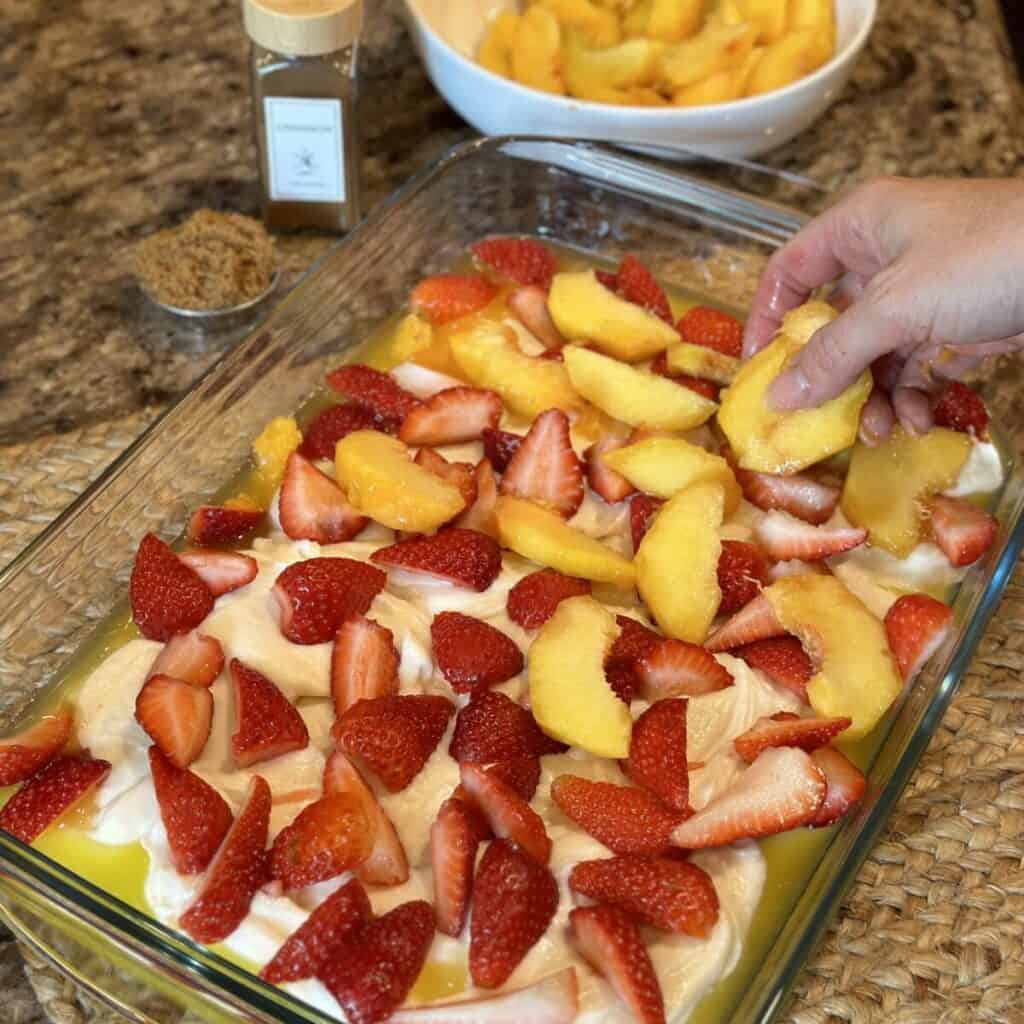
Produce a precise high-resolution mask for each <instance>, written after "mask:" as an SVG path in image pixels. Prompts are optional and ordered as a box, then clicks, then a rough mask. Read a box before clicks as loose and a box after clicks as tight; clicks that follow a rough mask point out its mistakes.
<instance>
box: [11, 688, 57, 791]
mask: <svg viewBox="0 0 1024 1024" xmlns="http://www.w3.org/2000/svg"><path fill="white" fill-rule="evenodd" d="M74 725H75V716H74V712H73V711H72V709H71V705H70V704H68V703H66V702H62V703H60V704H58V705H57V707H55V708H54V709H53V711H51V712H50V713H49V714H46V715H43V717H42V718H40V719H39V720H38V721H36V722H33V723H32V724H31V725H30V726H27V727H26V728H24V729H22V730H21V732H18V733H15V734H14V735H13V736H8V737H7V738H6V739H3V740H0V786H13V785H14V784H15V783H16V782H23V781H24V780H25V779H27V778H28V777H29V776H30V775H34V774H35V773H36V772H37V771H39V769H40V768H42V767H43V766H44V765H46V764H48V763H49V762H50V761H52V760H53V758H54V757H56V756H57V754H59V753H60V752H61V750H62V749H63V747H64V744H65V743H67V741H68V740H69V739H70V738H71V731H72V729H73V728H74Z"/></svg>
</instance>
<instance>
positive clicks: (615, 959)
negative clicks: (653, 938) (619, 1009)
mask: <svg viewBox="0 0 1024 1024" xmlns="http://www.w3.org/2000/svg"><path fill="white" fill-rule="evenodd" d="M569 927H570V929H571V930H572V935H573V938H574V939H575V940H576V946H577V947H578V949H579V951H580V952H581V953H582V954H583V956H584V958H585V959H586V960H587V962H588V963H589V964H590V965H591V966H592V967H593V968H594V970H595V971H597V972H598V974H601V975H603V976H604V978H605V980H606V981H607V982H608V984H609V985H611V987H612V988H613V989H614V990H615V994H616V995H617V996H618V997H619V999H621V1000H622V1002H624V1003H625V1004H626V1006H627V1007H628V1008H629V1012H630V1015H631V1017H632V1019H633V1020H635V1021H636V1022H637V1024H665V1001H664V999H663V998H662V994H661V986H660V985H659V984H658V975H657V973H656V972H655V970H654V964H652V963H651V957H650V954H649V953H648V952H647V947H646V946H645V945H644V940H643V939H642V938H641V937H640V930H639V929H638V928H637V926H636V924H634V922H633V919H632V918H631V917H630V916H629V915H628V914H627V913H625V912H624V911H622V910H620V909H619V908H618V907H613V906H609V905H608V904H598V905H597V906H593V907H577V908H576V909H575V910H572V911H570V912H569Z"/></svg>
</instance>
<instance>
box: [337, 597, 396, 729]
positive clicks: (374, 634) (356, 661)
mask: <svg viewBox="0 0 1024 1024" xmlns="http://www.w3.org/2000/svg"><path fill="white" fill-rule="evenodd" d="M398 665H399V654H398V650H397V649H396V648H395V638H394V635H393V634H392V632H391V630H390V629H385V628H384V627H383V626H380V625H378V624H377V623H376V622H373V621H371V620H370V619H367V618H365V617H364V616H362V615H354V616H353V617H352V618H351V619H349V620H348V621H347V622H343V623H342V625H341V628H340V629H339V630H338V635H337V636H336V637H335V638H334V649H333V651H332V652H331V697H332V698H333V700H334V713H335V715H341V714H344V713H345V712H346V711H347V710H348V709H349V708H350V707H352V705H353V704H356V703H358V702H359V701H361V700H370V699H372V698H374V697H389V696H391V695H392V694H395V693H398Z"/></svg>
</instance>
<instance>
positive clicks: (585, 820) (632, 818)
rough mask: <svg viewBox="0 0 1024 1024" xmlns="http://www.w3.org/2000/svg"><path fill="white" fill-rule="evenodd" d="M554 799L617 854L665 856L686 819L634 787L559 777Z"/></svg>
mask: <svg viewBox="0 0 1024 1024" xmlns="http://www.w3.org/2000/svg"><path fill="white" fill-rule="evenodd" d="M551 798H552V799H553V800H554V801H555V803H556V804H558V806H559V808H561V810H562V812H563V813H564V814H565V815H566V816H568V817H569V818H571V819H572V820H573V821H574V822H576V824H577V825H579V827H580V828H581V829H583V831H584V832H587V833H589V834H590V835H592V836H593V837H594V838H595V839H597V840H598V841H599V842H602V843H604V845H605V846H607V847H608V849H609V850H611V851H612V852H613V853H664V852H665V850H667V849H668V845H669V840H670V838H671V836H672V830H673V829H674V828H675V827H676V826H677V825H678V824H679V823H680V822H681V821H682V820H683V815H681V814H679V813H677V812H676V811H672V810H670V809H669V808H667V807H666V806H665V805H664V804H663V803H662V802H661V801H660V800H658V799H657V798H656V797H654V796H652V795H651V794H650V793H647V792H646V791H644V790H642V789H637V788H635V787H633V786H616V785H614V784H613V783H611V782H592V781H591V780H590V779H584V778H580V777H579V776H577V775H559V776H558V778H557V779H555V781H554V782H553V783H552V784H551Z"/></svg>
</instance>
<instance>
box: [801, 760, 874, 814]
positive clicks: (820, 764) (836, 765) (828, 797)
mask: <svg viewBox="0 0 1024 1024" xmlns="http://www.w3.org/2000/svg"><path fill="white" fill-rule="evenodd" d="M811 760H812V761H813V762H814V764H815V767H816V768H817V769H818V770H819V771H820V772H821V773H822V774H823V775H824V776H825V783H826V786H827V788H826V790H825V800H824V802H823V803H822V805H821V807H820V808H819V809H818V813H817V814H816V815H815V816H814V818H812V819H811V821H810V822H809V823H808V824H809V825H810V826H811V827H812V828H823V827H824V826H825V825H831V824H833V823H834V822H837V821H838V820H839V819H840V818H842V817H843V816H844V815H845V814H846V812H847V811H849V810H850V808H851V807H853V806H854V805H855V804H858V803H860V801H861V799H862V798H863V796H864V793H865V791H866V790H867V788H868V783H867V779H865V778H864V773H863V772H862V771H861V770H860V769H859V768H858V767H857V766H856V765H855V764H854V763H853V762H852V761H851V760H850V759H849V758H848V757H846V755H845V754H841V753H840V752H839V751H838V750H836V748H835V747H819V748H818V749H817V750H815V751H814V753H813V754H811Z"/></svg>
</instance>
